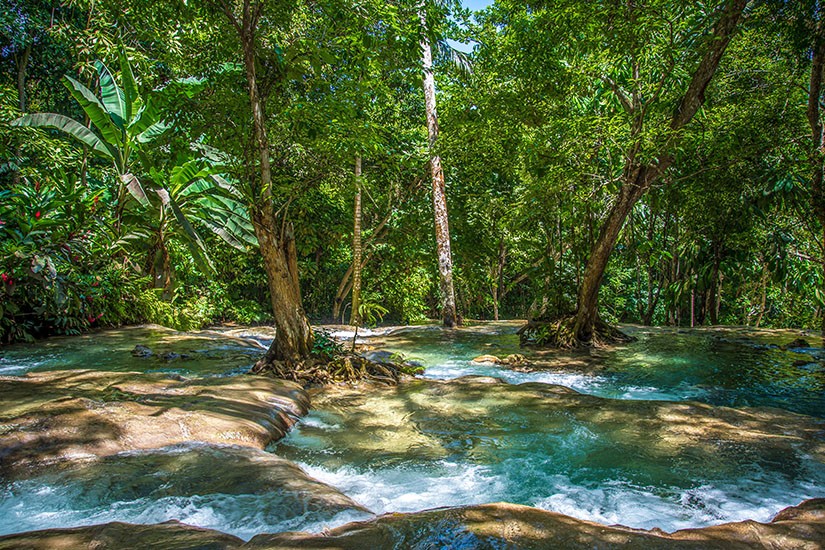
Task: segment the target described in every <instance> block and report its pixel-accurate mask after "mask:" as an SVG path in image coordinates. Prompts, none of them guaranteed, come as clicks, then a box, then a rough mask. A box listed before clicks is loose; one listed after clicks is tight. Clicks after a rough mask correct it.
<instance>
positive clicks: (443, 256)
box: [418, 1, 458, 327]
mask: <svg viewBox="0 0 825 550" xmlns="http://www.w3.org/2000/svg"><path fill="white" fill-rule="evenodd" d="M418 17H419V21H420V23H421V33H422V34H421V43H420V47H421V57H422V65H423V71H424V74H423V83H424V103H425V107H426V112H427V134H428V136H429V148H430V174H431V175H432V182H433V210H434V212H435V243H436V252H437V255H438V274H439V282H440V285H439V286H440V288H441V300H442V302H441V317H442V320H443V323H444V326H445V327H453V326H455V325H456V323H457V322H458V314H457V312H456V305H455V287H454V286H453V259H452V253H451V251H450V224H449V217H448V215H447V193H446V190H445V185H444V169H443V168H442V166H441V157H440V156H439V155H437V154H435V143H436V140H437V139H438V115H437V114H436V109H435V77H434V76H433V53H432V46H431V44H430V40H429V38H428V37H427V31H428V27H427V12H426V8H425V5H424V2H423V1H422V2H419V4H418Z"/></svg>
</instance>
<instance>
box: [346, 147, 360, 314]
mask: <svg viewBox="0 0 825 550" xmlns="http://www.w3.org/2000/svg"><path fill="white" fill-rule="evenodd" d="M353 210H354V211H353V218H354V224H353V230H352V266H353V270H352V311H351V312H350V321H349V324H351V325H355V326H359V325H360V324H361V257H362V256H363V250H362V248H361V155H358V156H356V157H355V208H354V209H353Z"/></svg>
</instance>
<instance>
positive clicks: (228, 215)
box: [200, 207, 258, 250]
mask: <svg viewBox="0 0 825 550" xmlns="http://www.w3.org/2000/svg"><path fill="white" fill-rule="evenodd" d="M200 221H201V222H202V223H203V224H204V225H205V226H206V227H208V228H209V229H210V230H212V231H213V232H214V233H215V234H216V235H218V236H219V237H220V238H221V239H223V240H224V241H226V243H227V244H229V245H230V246H233V247H235V248H237V249H239V250H246V245H250V246H257V245H258V239H257V238H255V231H254V229H253V228H252V224H250V223H249V222H248V221H247V220H245V219H243V218H241V217H238V216H237V214H236V213H235V212H233V211H231V210H229V209H223V208H216V207H206V208H204V210H203V213H202V215H201V220H200ZM244 243H246V244H244Z"/></svg>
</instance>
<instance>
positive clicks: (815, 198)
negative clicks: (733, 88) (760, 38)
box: [806, 4, 825, 339]
mask: <svg viewBox="0 0 825 550" xmlns="http://www.w3.org/2000/svg"><path fill="white" fill-rule="evenodd" d="M823 71H825V13H823V7H822V5H821V4H819V5H817V13H816V27H815V30H814V36H813V55H812V57H811V84H810V88H809V89H808V108H807V111H806V114H807V117H808V123H809V124H810V126H811V139H812V143H811V172H812V174H811V204H812V206H813V209H814V213H815V215H816V217H817V220H818V221H819V224H820V227H821V228H822V234H821V235H820V239H821V240H820V250H821V253H820V257H821V258H822V265H821V266H820V269H821V270H822V274H823V278H824V279H825V181H823V180H825V132H823V127H822V112H821V108H820V105H821V102H822V95H823V86H822V80H823ZM820 329H821V332H822V338H823V339H825V316H823V317H822V325H821V327H820Z"/></svg>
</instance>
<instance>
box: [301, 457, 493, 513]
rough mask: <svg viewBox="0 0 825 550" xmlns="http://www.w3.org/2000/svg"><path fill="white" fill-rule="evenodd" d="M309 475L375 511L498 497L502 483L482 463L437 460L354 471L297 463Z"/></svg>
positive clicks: (465, 502) (460, 502)
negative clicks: (426, 463) (374, 469)
mask: <svg viewBox="0 0 825 550" xmlns="http://www.w3.org/2000/svg"><path fill="white" fill-rule="evenodd" d="M299 465H300V466H301V468H302V469H303V470H304V471H305V472H306V473H308V474H309V475H310V476H312V477H314V478H315V479H318V480H320V481H323V482H324V483H327V484H328V485H332V486H334V487H336V488H338V490H339V491H341V492H343V493H344V494H346V495H347V496H349V497H350V498H352V499H353V500H355V501H356V502H358V503H359V504H361V505H362V506H364V507H366V508H368V509H370V510H372V511H373V512H375V513H376V514H386V513H390V512H417V511H419V510H425V509H428V508H437V507H440V506H461V505H471V504H483V503H486V502H493V501H497V500H501V498H502V496H503V495H504V494H505V484H504V482H503V480H502V479H500V478H499V477H497V476H495V475H494V474H493V473H491V472H490V470H489V469H488V468H486V467H484V466H479V465H470V464H456V463H450V462H446V461H438V462H436V463H432V464H429V465H426V466H422V467H394V468H388V469H382V470H379V471H372V470H368V471H357V470H355V469H353V468H350V467H344V468H341V469H338V470H329V469H326V468H322V467H317V466H313V465H310V464H303V463H299Z"/></svg>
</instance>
